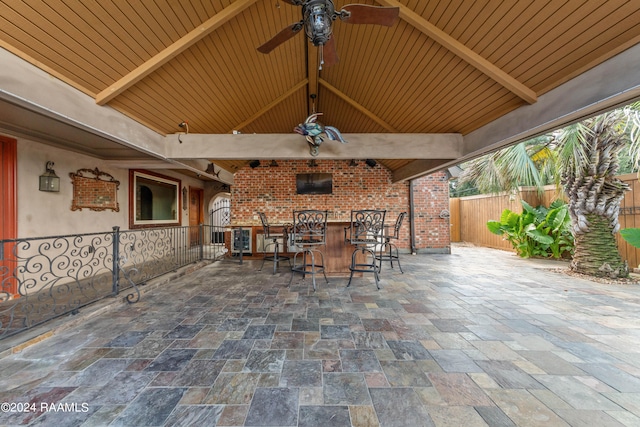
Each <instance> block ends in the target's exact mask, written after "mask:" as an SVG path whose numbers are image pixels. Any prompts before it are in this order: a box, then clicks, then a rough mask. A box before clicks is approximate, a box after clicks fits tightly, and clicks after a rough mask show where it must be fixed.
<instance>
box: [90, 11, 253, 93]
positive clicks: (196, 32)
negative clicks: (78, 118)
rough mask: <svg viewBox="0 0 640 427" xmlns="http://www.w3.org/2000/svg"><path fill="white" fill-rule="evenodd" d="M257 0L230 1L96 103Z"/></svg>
mask: <svg viewBox="0 0 640 427" xmlns="http://www.w3.org/2000/svg"><path fill="white" fill-rule="evenodd" d="M256 1H257V0H238V1H234V2H233V3H231V4H230V5H229V6H227V7H226V8H224V9H223V10H222V11H221V12H220V13H218V14H216V15H215V16H212V17H211V18H209V19H207V20H206V21H205V22H203V23H202V24H201V25H198V27H197V28H195V29H193V30H191V31H190V32H189V33H187V34H186V35H184V36H183V37H181V38H180V39H179V40H178V41H176V42H174V43H172V44H171V45H169V46H167V47H166V48H165V49H163V50H162V51H160V52H159V53H158V54H156V55H155V56H153V57H152V58H151V59H149V60H148V61H146V62H145V63H143V64H141V65H140V66H138V67H137V68H135V69H134V70H132V71H130V72H129V73H128V74H126V75H125V76H123V77H122V78H121V79H120V80H118V81H117V82H115V83H113V84H112V85H111V86H109V87H108V88H106V89H105V90H103V91H102V92H100V93H99V94H98V95H97V96H96V104H98V105H104V104H106V103H107V102H109V101H111V100H112V99H113V98H115V97H116V96H118V95H120V94H121V93H122V92H124V91H126V90H127V89H129V88H130V87H131V86H133V85H135V84H136V83H138V82H139V81H140V80H142V79H143V78H145V77H146V76H148V75H149V74H151V73H153V72H154V71H155V70H157V69H158V68H160V67H162V66H163V65H164V64H166V63H167V62H169V61H170V60H171V59H173V58H175V57H176V56H178V55H179V54H180V53H182V52H184V51H185V50H187V49H188V48H190V47H191V46H193V45H194V44H195V43H197V42H198V41H200V40H202V39H203V38H204V37H206V36H208V35H209V34H211V33H212V32H214V31H215V30H217V29H218V28H220V27H221V26H222V25H224V24H225V23H227V22H229V21H230V20H231V19H233V18H234V17H235V16H237V15H238V14H239V13H241V12H242V11H243V10H245V9H246V8H248V7H249V6H251V5H252V4H254V3H255V2H256Z"/></svg>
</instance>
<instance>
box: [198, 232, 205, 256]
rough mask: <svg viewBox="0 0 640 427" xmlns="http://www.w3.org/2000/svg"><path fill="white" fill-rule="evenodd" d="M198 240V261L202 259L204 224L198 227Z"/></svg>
mask: <svg viewBox="0 0 640 427" xmlns="http://www.w3.org/2000/svg"><path fill="white" fill-rule="evenodd" d="M198 239H199V240H200V261H202V260H203V259H204V224H202V223H200V225H199V226H198Z"/></svg>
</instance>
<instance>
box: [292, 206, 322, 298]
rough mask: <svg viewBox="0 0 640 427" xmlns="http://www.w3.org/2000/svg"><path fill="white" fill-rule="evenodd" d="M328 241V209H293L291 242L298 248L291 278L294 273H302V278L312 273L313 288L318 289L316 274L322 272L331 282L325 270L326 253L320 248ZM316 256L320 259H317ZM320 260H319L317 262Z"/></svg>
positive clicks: (294, 257)
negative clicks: (299, 259)
mask: <svg viewBox="0 0 640 427" xmlns="http://www.w3.org/2000/svg"><path fill="white" fill-rule="evenodd" d="M326 241H327V211H321V210H314V209H309V210H302V211H293V227H292V228H291V244H292V245H293V246H294V247H295V248H296V253H295V254H294V255H293V266H292V267H291V279H290V280H289V286H291V282H292V281H293V274H294V273H296V272H297V273H302V278H303V279H304V277H305V276H306V275H307V274H310V275H311V282H312V283H313V290H314V291H315V290H316V274H317V273H322V274H323V276H324V280H325V281H326V282H327V284H329V280H327V275H326V274H325V272H324V254H323V253H322V251H321V250H320V249H319V247H320V246H325V245H326ZM300 255H302V262H301V263H300V264H297V263H296V261H297V259H298V256H300ZM316 256H318V257H319V259H316ZM317 261H319V262H317Z"/></svg>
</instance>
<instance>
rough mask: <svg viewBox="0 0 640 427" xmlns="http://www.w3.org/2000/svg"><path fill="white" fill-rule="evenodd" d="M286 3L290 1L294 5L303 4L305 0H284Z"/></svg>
mask: <svg viewBox="0 0 640 427" xmlns="http://www.w3.org/2000/svg"><path fill="white" fill-rule="evenodd" d="M282 1H283V2H285V3H289V4H292V5H294V6H302V3H304V1H303V0H282Z"/></svg>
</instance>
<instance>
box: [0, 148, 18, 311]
mask: <svg viewBox="0 0 640 427" xmlns="http://www.w3.org/2000/svg"><path fill="white" fill-rule="evenodd" d="M17 149H18V142H17V141H16V140H15V139H11V138H7V137H4V136H0V240H5V239H15V238H17V237H18V236H17V234H18V216H17V212H18V210H17V200H16V196H17V183H16V178H17V162H18V156H17ZM12 251H13V245H12V244H9V243H7V244H5V245H4V247H3V248H2V252H3V256H2V257H1V258H0V271H5V269H7V270H6V271H10V272H11V271H13V269H14V268H15V266H14V265H12V262H11V253H12ZM5 292H6V293H9V294H11V295H14V296H15V295H16V294H17V293H18V290H17V284H16V282H15V281H11V280H6V279H5V278H3V277H2V276H0V299H2V298H3V297H6V295H4V293H5Z"/></svg>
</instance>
